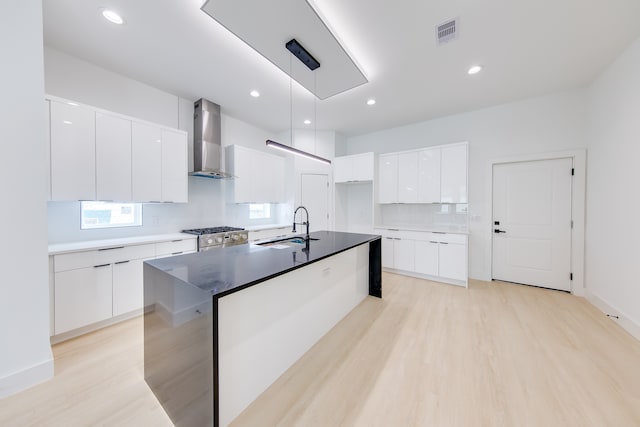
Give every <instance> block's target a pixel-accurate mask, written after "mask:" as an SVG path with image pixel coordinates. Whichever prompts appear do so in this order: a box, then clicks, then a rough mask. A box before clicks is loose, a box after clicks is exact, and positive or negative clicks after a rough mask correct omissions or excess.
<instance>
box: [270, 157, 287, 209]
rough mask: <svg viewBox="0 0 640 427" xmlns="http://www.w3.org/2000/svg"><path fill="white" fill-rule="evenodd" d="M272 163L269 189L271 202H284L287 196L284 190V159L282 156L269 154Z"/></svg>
mask: <svg viewBox="0 0 640 427" xmlns="http://www.w3.org/2000/svg"><path fill="white" fill-rule="evenodd" d="M270 157H271V162H270V163H271V165H272V178H273V179H272V181H271V182H272V186H271V189H270V194H271V200H270V202H271V203H284V202H286V199H287V196H286V191H285V173H284V169H285V160H284V158H283V157H280V156H274V155H270Z"/></svg>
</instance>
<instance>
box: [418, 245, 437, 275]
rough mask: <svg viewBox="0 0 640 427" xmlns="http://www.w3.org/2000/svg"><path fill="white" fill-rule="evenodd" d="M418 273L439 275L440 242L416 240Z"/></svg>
mask: <svg viewBox="0 0 640 427" xmlns="http://www.w3.org/2000/svg"><path fill="white" fill-rule="evenodd" d="M415 271H416V272H417V273H421V274H428V275H430V276H438V242H435V241H416V269H415Z"/></svg>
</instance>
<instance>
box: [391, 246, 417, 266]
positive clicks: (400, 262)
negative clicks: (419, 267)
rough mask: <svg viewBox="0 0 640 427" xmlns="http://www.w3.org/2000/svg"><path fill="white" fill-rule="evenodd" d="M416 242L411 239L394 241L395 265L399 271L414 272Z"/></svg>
mask: <svg viewBox="0 0 640 427" xmlns="http://www.w3.org/2000/svg"><path fill="white" fill-rule="evenodd" d="M415 257H416V242H415V241H414V240H409V239H399V238H396V239H394V242H393V264H394V265H395V268H397V269H398V270H405V271H414V270H415V259H416V258H415Z"/></svg>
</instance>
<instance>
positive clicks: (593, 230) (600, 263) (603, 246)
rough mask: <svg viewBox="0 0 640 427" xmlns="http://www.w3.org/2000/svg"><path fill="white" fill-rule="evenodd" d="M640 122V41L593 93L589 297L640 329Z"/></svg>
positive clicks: (587, 264) (591, 89) (617, 61)
mask: <svg viewBox="0 0 640 427" xmlns="http://www.w3.org/2000/svg"><path fill="white" fill-rule="evenodd" d="M639 123H640V39H638V40H636V41H635V43H633V44H632V45H631V46H630V47H629V48H628V49H627V50H626V51H625V52H624V53H623V54H622V55H621V56H620V57H619V58H618V59H617V60H616V61H615V62H614V63H613V64H612V65H611V66H610V67H609V68H608V69H607V70H605V72H604V73H603V74H602V75H601V76H600V77H599V78H598V79H596V81H595V82H594V83H593V84H592V86H591V87H590V89H589V141H588V149H589V153H588V168H587V234H586V280H587V289H588V291H589V293H591V294H592V295H594V296H596V297H597V298H599V299H600V300H602V301H604V302H605V303H606V304H607V305H608V306H609V308H610V309H611V308H612V309H613V310H614V311H615V313H611V311H609V313H611V314H618V315H620V316H622V317H624V318H621V321H622V322H623V326H625V325H624V322H625V321H627V322H629V321H630V322H632V323H633V324H635V327H636V328H637V330H638V331H640V285H639V283H638V280H639V279H638V278H639V277H640V263H639V262H638V261H639V260H640V257H639V255H638V241H640V225H639V224H640V222H639V219H638V218H639V216H638V212H640V197H638V183H640V168H638V159H640V124H639ZM627 326H628V325H627ZM638 338H639V339H640V336H638Z"/></svg>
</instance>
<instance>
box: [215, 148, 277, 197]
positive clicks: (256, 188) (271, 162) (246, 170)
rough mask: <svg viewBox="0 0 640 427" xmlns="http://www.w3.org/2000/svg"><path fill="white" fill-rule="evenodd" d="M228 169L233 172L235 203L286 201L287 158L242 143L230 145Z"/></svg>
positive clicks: (228, 149) (227, 152) (227, 159)
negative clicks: (241, 144)
mask: <svg viewBox="0 0 640 427" xmlns="http://www.w3.org/2000/svg"><path fill="white" fill-rule="evenodd" d="M225 161H226V169H227V172H228V173H230V174H232V175H233V187H234V189H233V197H232V201H233V203H282V202H284V201H285V198H286V195H285V191H284V187H285V170H284V169H285V160H284V158H282V157H280V156H275V155H273V154H268V153H265V152H262V151H258V150H253V149H251V148H247V147H243V146H240V145H231V146H229V147H227V149H226V160H225Z"/></svg>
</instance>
